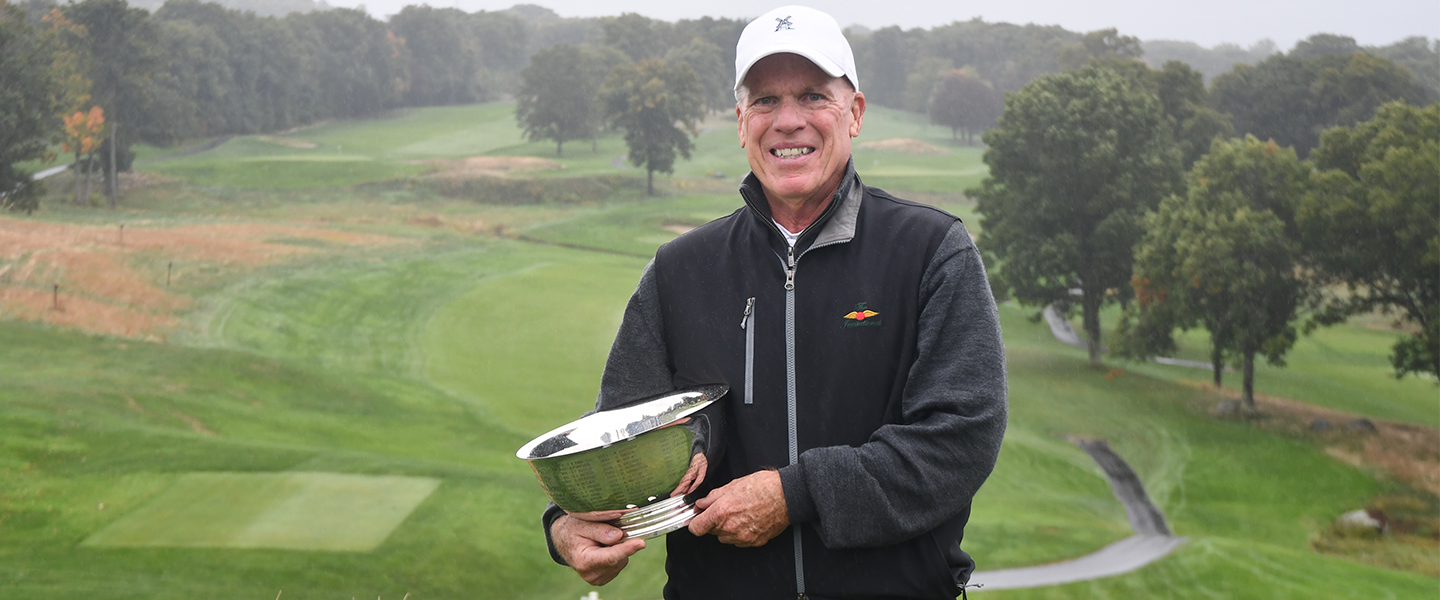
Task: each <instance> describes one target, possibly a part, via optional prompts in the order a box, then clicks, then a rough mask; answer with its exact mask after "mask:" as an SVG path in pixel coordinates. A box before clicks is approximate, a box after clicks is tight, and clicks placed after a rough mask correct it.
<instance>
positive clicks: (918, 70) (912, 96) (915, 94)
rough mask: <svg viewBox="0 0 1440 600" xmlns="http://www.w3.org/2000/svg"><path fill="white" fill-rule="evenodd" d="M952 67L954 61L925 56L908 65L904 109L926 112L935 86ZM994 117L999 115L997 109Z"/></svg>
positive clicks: (933, 94) (972, 72)
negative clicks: (908, 72) (908, 71)
mask: <svg viewBox="0 0 1440 600" xmlns="http://www.w3.org/2000/svg"><path fill="white" fill-rule="evenodd" d="M954 69H955V63H952V62H950V60H949V59H946V58H940V57H937V56H925V57H921V58H919V59H917V60H916V61H915V64H913V65H911V66H910V74H909V75H907V76H906V77H905V110H908V111H911V112H917V113H928V112H929V111H930V99H931V98H933V97H934V96H935V88H936V87H938V86H939V85H940V80H941V78H942V76H943V75H944V74H945V73H948V72H950V71H952V70H954ZM969 72H970V73H971V74H972V75H973V74H974V72H975V70H974V69H970V71H969ZM996 117H997V118H998V117H999V111H998V110H997V111H996ZM952 133H953V132H952Z"/></svg>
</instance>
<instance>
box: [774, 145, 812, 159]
mask: <svg viewBox="0 0 1440 600" xmlns="http://www.w3.org/2000/svg"><path fill="white" fill-rule="evenodd" d="M814 151H815V149H814V148H808V147H807V148H775V149H772V150H770V154H772V155H774V156H776V157H779V158H795V157H797V156H805V155H806V154H809V153H811V152H814Z"/></svg>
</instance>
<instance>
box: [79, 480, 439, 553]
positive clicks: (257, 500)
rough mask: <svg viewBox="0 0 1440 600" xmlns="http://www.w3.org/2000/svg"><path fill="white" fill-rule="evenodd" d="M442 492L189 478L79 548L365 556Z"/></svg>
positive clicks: (409, 483) (419, 483) (382, 484)
mask: <svg viewBox="0 0 1440 600" xmlns="http://www.w3.org/2000/svg"><path fill="white" fill-rule="evenodd" d="M439 485H440V480H438V479H432V478H428V477H402V476H370V475H340V474H336V473H190V474H187V475H185V476H183V477H181V478H180V479H179V480H177V481H176V482H175V484H174V485H172V486H171V487H170V488H169V489H167V490H166V491H164V492H162V493H160V495H158V496H156V497H155V498H153V499H151V500H150V501H149V502H147V503H145V504H144V505H143V506H141V507H140V508H139V509H137V510H135V511H134V512H132V513H130V514H128V515H125V516H124V517H121V518H120V519H119V520H117V521H115V522H113V523H111V524H110V525H108V526H106V527H105V528H103V529H101V530H100V531H98V532H96V533H95V534H94V535H91V536H90V537H89V539H86V540H85V541H84V542H83V545H86V546H104V547H197V548H278V549H284V550H322V551H332V552H366V551H369V550H373V549H375V548H376V547H378V546H379V545H380V544H381V543H382V542H384V541H385V538H386V537H388V536H389V535H390V532H392V531H394V530H395V528H396V527H398V526H399V525H400V523H401V522H402V521H404V520H405V518H406V517H408V516H409V515H410V513H411V511H413V510H415V507H416V506H419V505H420V503H421V502H422V501H424V500H425V498H426V497H428V496H429V495H430V493H431V492H433V491H435V488H436V487H438V486H439Z"/></svg>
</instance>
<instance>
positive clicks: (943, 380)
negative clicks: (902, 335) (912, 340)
mask: <svg viewBox="0 0 1440 600" xmlns="http://www.w3.org/2000/svg"><path fill="white" fill-rule="evenodd" d="M920 294H921V295H920V301H921V303H920V323H919V338H918V342H917V343H918V346H919V347H918V351H919V352H918V355H917V358H916V361H915V363H914V365H913V366H911V368H910V373H909V374H908V376H907V379H906V384H905V391H904V394H903V396H902V400H901V401H902V406H901V412H902V419H903V423H900V424H895V425H886V426H884V427H881V428H880V429H879V430H877V431H876V432H875V433H874V434H873V435H871V436H870V439H869V441H867V442H866V443H864V444H861V445H860V446H859V447H849V446H831V447H825V448H812V449H810V450H807V451H805V452H804V453H802V454H801V455H800V461H799V462H798V463H796V464H793V465H789V466H787V467H784V468H781V469H780V477H781V481H782V483H783V485H784V489H785V503H786V508H787V509H788V511H789V514H790V520H791V522H792V523H811V524H812V526H813V527H814V528H815V530H816V531H817V532H818V533H819V534H820V539H821V540H822V541H823V542H824V543H825V545H826V546H828V547H831V548H847V547H875V546H885V545H889V544H894V543H898V542H901V541H904V540H906V539H909V538H912V537H915V536H916V535H919V534H921V533H924V532H926V531H929V530H931V529H934V528H935V527H937V526H939V525H940V524H942V523H944V522H945V521H947V520H949V519H950V518H951V517H953V516H955V515H956V514H959V513H960V511H962V510H964V508H965V507H966V506H967V505H969V503H970V500H971V498H973V497H974V495H975V492H976V491H978V490H979V489H980V484H981V483H984V481H985V478H986V477H988V476H989V475H990V472H991V470H993V469H994V468H995V459H996V457H997V456H998V454H999V452H1000V440H1001V438H1002V437H1003V436H1004V433H1005V423H1006V417H1007V406H1006V395H1007V387H1006V380H1005V351H1004V346H1003V345H1002V341H1001V338H1000V321H999V315H998V314H997V313H996V309H995V300H994V297H993V296H992V295H991V293H990V285H989V283H988V282H987V280H986V277H985V268H984V266H983V265H982V264H981V262H980V257H979V254H978V253H977V251H976V249H975V244H974V242H973V241H972V240H971V239H970V234H969V233H968V232H967V231H966V230H965V227H964V225H962V224H961V223H960V222H959V221H956V223H955V224H954V225H953V226H952V227H951V228H950V231H949V232H948V233H947V234H946V236H945V239H944V241H943V242H942V243H941V244H940V247H939V249H938V250H937V251H936V253H935V256H934V257H933V258H932V259H931V263H930V265H929V266H928V267H927V268H926V272H925V275H924V277H923V278H922V280H921V290H920Z"/></svg>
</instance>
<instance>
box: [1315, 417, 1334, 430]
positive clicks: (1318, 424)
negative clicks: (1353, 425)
mask: <svg viewBox="0 0 1440 600" xmlns="http://www.w3.org/2000/svg"><path fill="white" fill-rule="evenodd" d="M1334 428H1335V426H1334V425H1331V424H1330V422H1329V421H1326V420H1325V419H1321V418H1316V419H1315V420H1314V421H1311V422H1310V431H1314V432H1321V431H1330V430H1331V429H1334Z"/></svg>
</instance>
